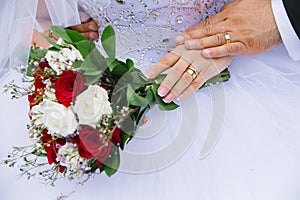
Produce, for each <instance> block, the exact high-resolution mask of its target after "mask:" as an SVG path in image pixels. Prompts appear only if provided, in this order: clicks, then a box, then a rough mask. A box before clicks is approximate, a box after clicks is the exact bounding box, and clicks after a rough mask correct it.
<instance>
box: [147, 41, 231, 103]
mask: <svg viewBox="0 0 300 200" xmlns="http://www.w3.org/2000/svg"><path fill="white" fill-rule="evenodd" d="M232 59H233V57H223V58H216V59H208V58H204V57H203V56H202V55H201V50H187V49H186V48H185V46H184V45H179V46H177V47H176V48H175V49H174V50H172V51H171V52H170V53H168V54H167V55H165V56H164V57H162V58H161V59H160V60H159V61H158V62H157V63H156V64H155V65H154V66H152V67H151V68H150V69H149V70H148V72H147V73H146V74H147V76H148V77H149V78H152V79H153V78H155V77H157V76H158V75H159V74H160V73H162V72H163V71H165V70H167V69H170V70H169V72H168V74H167V76H166V78H165V80H164V81H163V82H162V84H161V85H160V87H159V89H158V94H159V95H160V96H161V97H164V99H163V100H164V101H165V102H166V103H169V102H171V101H173V100H174V99H176V98H177V99H178V100H183V99H185V98H187V97H188V96H190V95H192V94H193V93H195V92H196V91H197V90H198V89H199V88H200V87H201V86H202V85H203V84H204V83H205V82H206V81H207V80H208V79H210V78H212V77H213V76H215V75H217V74H219V73H220V72H221V71H223V70H224V69H225V68H226V67H228V65H229V64H230V63H231V61H232Z"/></svg>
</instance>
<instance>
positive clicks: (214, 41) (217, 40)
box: [184, 32, 235, 50]
mask: <svg viewBox="0 0 300 200" xmlns="http://www.w3.org/2000/svg"><path fill="white" fill-rule="evenodd" d="M227 34H228V35H229V37H230V38H227V39H226V33H218V34H215V35H212V36H208V37H204V38H201V39H192V40H186V41H185V43H184V45H185V47H186V48H187V49H195V50H199V49H205V48H209V47H216V46H221V45H224V44H226V43H229V42H234V41H235V40H234V38H235V37H234V34H233V33H232V32H228V33H227Z"/></svg>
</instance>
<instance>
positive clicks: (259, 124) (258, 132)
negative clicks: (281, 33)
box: [0, 46, 300, 200]
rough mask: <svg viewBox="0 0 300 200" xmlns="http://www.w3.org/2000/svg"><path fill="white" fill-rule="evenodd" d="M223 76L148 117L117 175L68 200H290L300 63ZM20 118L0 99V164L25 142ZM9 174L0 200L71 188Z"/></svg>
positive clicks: (299, 166) (21, 103)
mask: <svg viewBox="0 0 300 200" xmlns="http://www.w3.org/2000/svg"><path fill="white" fill-rule="evenodd" d="M229 69H230V72H231V79H230V80H229V81H228V82H226V83H224V84H219V85H216V86H211V87H209V88H205V89H202V90H200V91H198V92H197V93H196V94H195V95H193V96H192V97H191V98H189V99H188V100H186V101H184V102H181V103H180V105H181V106H180V108H179V109H177V110H175V111H170V112H163V111H159V110H158V109H157V108H154V109H153V110H151V112H150V113H149V114H148V119H149V121H148V123H147V124H145V125H144V126H143V127H141V128H140V129H139V131H138V133H137V135H136V138H135V139H133V140H132V141H131V142H130V143H129V144H128V145H127V147H126V150H125V151H124V152H122V155H121V166H120V171H119V172H118V173H117V174H115V175H113V176H112V177H111V178H108V177H106V176H105V175H98V176H95V177H94V178H92V179H90V180H89V181H88V182H87V183H86V184H85V185H84V186H83V187H82V186H78V187H77V191H76V193H74V194H73V195H72V196H70V199H75V200H77V199H78V200H79V199H111V200H112V199H145V200H154V199H155V200H177V199H178V200H182V199H189V200H199V199H203V200H227V199H228V200H241V199H243V200H283V199H284V200H299V199H300V190H299V188H300V130H299V124H300V114H299V112H300V62H295V61H292V60H291V59H290V58H289V56H288V55H287V53H286V51H285V49H284V47H283V46H279V47H278V48H276V49H274V50H272V51H269V52H266V53H263V54H260V55H257V56H252V57H236V58H235V59H234V61H233V63H232V64H231V65H230V67H229ZM14 76H15V74H13V73H12V74H11V75H10V76H8V77H7V78H6V81H8V80H10V79H12V78H14ZM4 82H5V81H4ZM4 82H2V83H1V86H2V85H3V84H4ZM27 109H28V106H27V102H26V99H21V100H18V101H15V102H12V101H11V100H9V98H8V95H7V96H6V95H1V110H2V111H1V122H0V123H1V130H2V131H1V136H2V137H1V143H2V144H1V158H4V156H5V155H6V152H8V151H9V150H10V148H11V147H12V146H13V145H22V144H24V143H28V139H27V135H26V128H25V124H26V122H27V121H28V120H27V116H26V114H27ZM207 137H211V139H212V141H211V142H210V143H209V144H210V145H208V146H206V145H207ZM216 141H217V142H216ZM210 147H214V148H213V149H212V148H210ZM211 149H212V150H211ZM17 173H18V172H17V170H16V169H8V168H5V167H2V166H1V176H2V177H3V178H1V180H0V184H1V187H0V199H3V200H4V199H5V200H6V199H9V200H14V199H29V198H30V199H45V200H46V199H55V197H56V196H57V195H58V194H59V193H61V192H69V191H71V190H72V188H73V187H74V183H72V182H69V181H64V180H62V181H59V182H58V184H57V185H56V187H54V188H53V187H51V186H44V185H42V184H39V181H38V180H37V179H35V180H29V181H27V180H25V178H21V179H17V177H16V174H17Z"/></svg>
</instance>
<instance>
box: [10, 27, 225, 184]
mask: <svg viewBox="0 0 300 200" xmlns="http://www.w3.org/2000/svg"><path fill="white" fill-rule="evenodd" d="M51 29H52V31H53V33H54V34H55V35H57V36H58V37H59V39H58V40H57V41H56V42H54V41H53V40H52V39H50V38H48V37H45V38H46V39H47V40H48V41H49V42H50V43H51V46H50V47H49V48H48V49H43V48H38V47H36V46H33V47H32V48H31V52H30V57H29V62H28V66H26V79H27V80H28V82H29V88H28V87H27V88H22V87H20V86H18V85H15V84H13V83H11V84H10V85H8V86H7V88H6V89H7V90H11V92H12V95H13V97H20V96H24V95H25V96H27V97H28V100H29V105H30V106H29V107H30V111H29V117H30V124H29V125H28V130H29V137H30V139H31V140H32V141H33V143H32V145H30V146H26V147H14V149H13V151H12V153H11V154H9V156H8V158H7V160H5V161H4V163H5V164H7V165H9V166H11V167H13V166H15V165H18V167H19V168H20V171H21V172H22V174H24V175H26V176H28V178H30V177H32V176H35V175H40V176H41V177H43V178H44V180H45V181H46V182H48V183H49V182H50V183H51V184H53V183H54V182H55V180H57V178H59V177H60V176H63V177H67V178H69V179H80V180H86V179H85V178H88V177H90V176H91V175H93V174H95V173H101V172H105V173H106V174H107V175H108V176H111V175H113V174H114V173H115V172H116V171H117V170H118V167H119V163H120V153H119V151H120V150H122V149H124V146H125V144H126V143H127V142H128V141H130V139H132V137H134V133H135V132H136V130H137V128H138V127H139V125H141V123H142V121H143V118H144V116H145V114H146V113H147V111H148V110H149V109H150V108H151V107H152V106H153V105H155V104H158V106H159V108H160V109H162V110H172V109H176V108H177V107H178V106H177V105H176V104H175V103H173V102H172V103H170V104H166V103H164V102H163V101H162V99H161V97H160V96H158V95H157V89H158V87H159V85H160V83H161V82H162V80H163V78H164V75H161V76H159V77H158V78H156V79H155V80H150V79H148V78H146V77H145V76H144V75H143V73H142V72H141V71H140V70H139V69H137V68H135V67H134V63H133V62H132V61H131V60H130V59H128V60H126V62H122V61H120V60H118V59H116V56H115V52H116V50H115V43H116V41H115V32H114V30H113V28H112V27H111V26H108V27H106V28H105V30H104V31H103V34H102V37H101V44H102V47H103V49H104V51H105V53H106V54H107V57H104V56H103V55H102V54H100V52H99V51H98V49H97V48H96V46H95V43H93V42H92V41H89V40H87V39H85V38H84V37H83V36H82V35H81V34H79V33H77V32H74V31H72V30H65V29H62V28H60V27H57V26H53V27H52V28H51ZM228 78H229V73H228V71H224V72H222V73H221V74H220V75H218V76H217V77H214V78H213V79H211V80H210V81H208V82H207V83H206V85H210V84H213V83H215V82H220V81H226V80H228ZM20 158H22V159H20ZM20 160H21V161H20ZM19 161H20V162H19Z"/></svg>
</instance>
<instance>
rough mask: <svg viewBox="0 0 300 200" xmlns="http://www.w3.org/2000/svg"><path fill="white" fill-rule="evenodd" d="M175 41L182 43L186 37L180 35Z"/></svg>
mask: <svg viewBox="0 0 300 200" xmlns="http://www.w3.org/2000/svg"><path fill="white" fill-rule="evenodd" d="M175 42H176V43H178V44H182V43H183V42H184V37H183V36H182V35H178V36H176V37H175Z"/></svg>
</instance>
